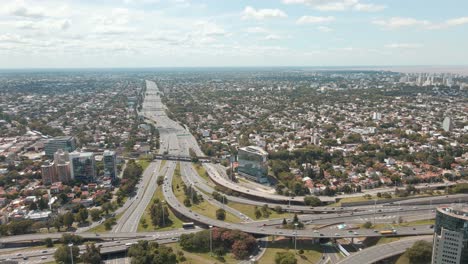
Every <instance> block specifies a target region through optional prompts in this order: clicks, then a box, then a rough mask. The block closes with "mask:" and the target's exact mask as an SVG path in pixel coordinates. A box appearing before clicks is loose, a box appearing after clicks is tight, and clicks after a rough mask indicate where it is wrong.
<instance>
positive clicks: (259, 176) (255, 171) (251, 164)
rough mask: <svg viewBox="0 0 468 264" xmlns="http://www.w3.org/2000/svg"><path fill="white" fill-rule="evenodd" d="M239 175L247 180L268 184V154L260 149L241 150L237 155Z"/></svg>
mask: <svg viewBox="0 0 468 264" xmlns="http://www.w3.org/2000/svg"><path fill="white" fill-rule="evenodd" d="M237 159H238V162H239V166H238V168H237V171H238V172H239V175H241V176H243V177H246V178H247V179H250V180H253V181H256V182H259V183H268V153H267V152H266V151H265V150H263V149H262V148H260V147H257V146H249V147H245V148H240V149H239V152H238V154H237Z"/></svg>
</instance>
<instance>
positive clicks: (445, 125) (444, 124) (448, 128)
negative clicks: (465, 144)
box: [442, 117, 453, 132]
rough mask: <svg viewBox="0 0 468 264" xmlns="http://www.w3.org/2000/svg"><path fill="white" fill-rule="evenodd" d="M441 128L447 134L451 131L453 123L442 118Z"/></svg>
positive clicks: (449, 119) (448, 118)
mask: <svg viewBox="0 0 468 264" xmlns="http://www.w3.org/2000/svg"><path fill="white" fill-rule="evenodd" d="M442 128H443V129H444V130H445V131H446V132H449V131H451V130H452V129H453V123H452V118H450V117H446V118H444V122H442Z"/></svg>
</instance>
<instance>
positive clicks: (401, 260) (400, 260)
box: [395, 253, 410, 264]
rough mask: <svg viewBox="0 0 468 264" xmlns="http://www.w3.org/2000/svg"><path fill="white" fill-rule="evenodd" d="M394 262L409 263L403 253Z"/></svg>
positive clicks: (399, 263)
mask: <svg viewBox="0 0 468 264" xmlns="http://www.w3.org/2000/svg"><path fill="white" fill-rule="evenodd" d="M395 264H410V260H409V258H408V257H407V256H406V254H405V253H403V254H402V255H401V256H400V257H399V258H398V259H397V261H396V262H395Z"/></svg>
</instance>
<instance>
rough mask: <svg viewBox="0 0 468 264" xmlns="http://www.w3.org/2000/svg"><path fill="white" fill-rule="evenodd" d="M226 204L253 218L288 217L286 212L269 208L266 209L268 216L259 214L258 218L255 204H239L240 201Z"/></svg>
mask: <svg viewBox="0 0 468 264" xmlns="http://www.w3.org/2000/svg"><path fill="white" fill-rule="evenodd" d="M227 205H228V206H229V207H231V208H234V209H236V210H238V211H240V212H242V213H243V214H245V215H247V216H248V217H250V218H252V219H255V220H262V219H270V218H281V217H289V214H288V213H287V212H285V213H282V214H278V213H277V212H276V211H275V210H271V209H269V210H268V211H269V212H270V216H269V217H267V218H265V217H263V216H261V217H260V218H256V217H255V206H254V205H248V204H241V203H234V202H228V203H227Z"/></svg>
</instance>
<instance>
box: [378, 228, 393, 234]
mask: <svg viewBox="0 0 468 264" xmlns="http://www.w3.org/2000/svg"><path fill="white" fill-rule="evenodd" d="M380 234H381V235H393V234H396V230H395V229H392V230H382V231H380Z"/></svg>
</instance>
